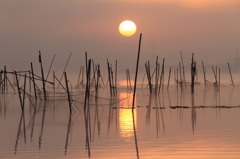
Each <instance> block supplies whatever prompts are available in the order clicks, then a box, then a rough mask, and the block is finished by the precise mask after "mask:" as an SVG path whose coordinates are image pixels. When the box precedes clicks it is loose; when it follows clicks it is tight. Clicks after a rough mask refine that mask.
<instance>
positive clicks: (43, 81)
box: [39, 50, 47, 100]
mask: <svg viewBox="0 0 240 159" xmlns="http://www.w3.org/2000/svg"><path fill="white" fill-rule="evenodd" d="M39 63H40V66H41V73H42V84H43V94H44V100H46V99H47V94H46V87H45V80H44V72H43V65H42V57H41V51H40V50H39Z"/></svg>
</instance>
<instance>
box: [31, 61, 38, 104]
mask: <svg viewBox="0 0 240 159" xmlns="http://www.w3.org/2000/svg"><path fill="white" fill-rule="evenodd" d="M31 72H32V81H33V89H34V96H35V99H36V100H37V91H36V83H35V77H34V72H33V64H32V62H31Z"/></svg>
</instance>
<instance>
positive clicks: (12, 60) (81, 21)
mask: <svg viewBox="0 0 240 159" xmlns="http://www.w3.org/2000/svg"><path fill="white" fill-rule="evenodd" d="M126 19H130V20H133V21H134V22H135V23H136V25H137V27H138V29H137V33H136V34H135V35H134V36H132V37H130V38H127V37H123V36H121V35H120V34H119V32H118V26H119V24H120V22H121V21H123V20H126ZM140 33H142V34H143V39H142V52H141V61H142V63H143V62H145V61H146V60H148V59H149V60H154V59H155V57H156V56H157V55H158V56H159V57H160V58H161V59H162V58H163V57H165V58H166V63H167V64H169V65H172V64H174V63H176V62H178V61H179V60H180V54H179V52H180V50H182V51H183V55H184V57H185V58H186V60H185V61H186V63H187V60H188V59H190V56H191V53H192V52H194V53H195V56H196V58H197V60H200V61H201V60H205V61H206V63H218V62H224V61H226V62H228V61H231V60H232V59H233V58H235V57H237V55H238V54H237V49H238V50H240V1H239V0H211V1H209V0H148V1H146V0H132V1H129V0H111V1H110V0H1V1H0V54H1V57H0V66H1V68H3V66H4V65H7V66H8V67H9V68H11V69H20V68H23V69H24V68H29V66H30V64H29V63H30V62H31V61H32V62H34V63H35V64H37V62H38V61H37V60H38V59H37V57H38V50H41V51H42V55H43V58H44V59H45V64H46V65H49V62H50V61H51V58H52V57H53V55H54V54H56V59H55V60H56V61H55V63H54V67H55V68H58V67H59V68H60V69H61V68H63V67H64V64H65V61H66V59H67V57H68V55H69V53H70V52H72V53H73V55H72V58H71V63H70V65H71V66H70V67H76V68H77V69H76V70H78V69H79V66H80V65H84V63H83V59H84V52H85V51H87V52H88V53H89V57H91V58H93V59H95V61H96V62H101V64H102V65H105V62H106V59H107V58H108V59H109V60H110V61H112V62H113V63H114V61H115V59H118V61H119V64H122V65H123V64H124V65H126V68H127V67H131V66H135V63H136V56H137V45H138V39H139V34H140ZM63 62H64V64H63ZM189 63H190V62H189ZM47 67H48V66H46V69H47ZM104 67H105V66H104Z"/></svg>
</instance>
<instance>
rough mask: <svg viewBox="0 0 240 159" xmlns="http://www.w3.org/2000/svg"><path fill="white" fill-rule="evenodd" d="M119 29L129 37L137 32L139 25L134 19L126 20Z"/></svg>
mask: <svg viewBox="0 0 240 159" xmlns="http://www.w3.org/2000/svg"><path fill="white" fill-rule="evenodd" d="M118 29H119V32H120V34H122V35H123V36H127V37H129V36H132V35H134V34H135V33H136V30H137V26H136V24H135V23H134V22H133V21H131V20H125V21H123V22H121V24H120V25H119V28H118Z"/></svg>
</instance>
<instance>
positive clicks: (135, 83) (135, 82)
mask: <svg viewBox="0 0 240 159" xmlns="http://www.w3.org/2000/svg"><path fill="white" fill-rule="evenodd" d="M141 41H142V33H141V34H140V38H139V44H138V56H137V64H136V73H135V80H134V91H133V102H132V111H133V108H134V104H135V95H136V88H137V75H138V63H139V58H140V50H141Z"/></svg>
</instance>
